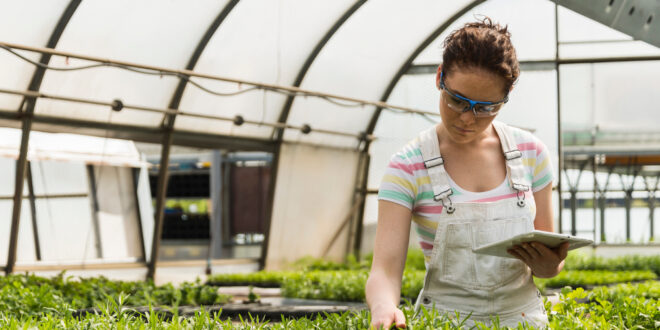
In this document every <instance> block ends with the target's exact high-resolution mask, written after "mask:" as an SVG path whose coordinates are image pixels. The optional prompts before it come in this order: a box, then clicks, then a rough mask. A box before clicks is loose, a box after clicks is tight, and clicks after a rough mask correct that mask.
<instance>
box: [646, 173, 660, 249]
mask: <svg viewBox="0 0 660 330" xmlns="http://www.w3.org/2000/svg"><path fill="white" fill-rule="evenodd" d="M658 184H660V175H658V176H657V177H656V178H655V185H654V186H653V188H652V187H651V185H650V184H649V182H648V178H646V177H645V178H644V185H645V186H646V190H647V192H648V194H649V198H648V204H649V241H655V238H654V237H655V202H656V200H655V193H656V191H658Z"/></svg>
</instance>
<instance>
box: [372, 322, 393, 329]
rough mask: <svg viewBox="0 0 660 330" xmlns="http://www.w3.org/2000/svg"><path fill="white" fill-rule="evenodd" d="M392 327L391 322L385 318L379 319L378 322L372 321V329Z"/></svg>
mask: <svg viewBox="0 0 660 330" xmlns="http://www.w3.org/2000/svg"><path fill="white" fill-rule="evenodd" d="M389 328H390V323H388V322H386V321H383V320H378V321H376V322H373V323H371V329H379V330H380V329H389Z"/></svg>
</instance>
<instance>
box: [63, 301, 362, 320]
mask: <svg viewBox="0 0 660 330" xmlns="http://www.w3.org/2000/svg"><path fill="white" fill-rule="evenodd" d="M363 309H366V306H365V307H356V306H341V305H304V306H300V305H298V306H295V305H271V304H269V303H247V304H240V303H239V304H224V305H213V306H179V307H150V306H137V307H121V308H119V309H111V311H110V312H108V311H107V310H103V309H101V308H96V307H95V308H84V309H79V310H75V311H73V312H72V313H71V315H72V316H73V317H76V318H80V319H82V318H85V317H88V316H89V315H106V316H109V315H115V314H117V313H121V314H126V315H130V316H134V317H139V318H142V319H143V320H149V318H150V314H151V313H155V314H157V315H158V318H159V319H162V320H164V321H171V320H172V319H173V318H174V316H175V315H176V316H181V317H193V316H195V315H197V314H199V312H200V311H202V310H203V311H205V312H206V313H208V314H210V315H215V314H220V316H221V318H222V319H227V318H229V319H231V320H241V319H242V320H249V319H252V318H257V319H259V320H266V321H280V320H282V319H283V318H286V319H299V318H315V317H317V316H324V315H327V314H341V313H345V312H355V311H360V310H363Z"/></svg>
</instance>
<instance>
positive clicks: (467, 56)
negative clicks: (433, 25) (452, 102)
mask: <svg viewBox="0 0 660 330" xmlns="http://www.w3.org/2000/svg"><path fill="white" fill-rule="evenodd" d="M457 67H463V68H479V69H485V70H487V71H489V72H492V73H495V74H497V75H498V76H501V77H502V78H504V79H505V81H506V86H505V91H504V92H505V93H507V94H508V92H509V90H510V89H511V87H512V86H513V85H514V84H515V83H516V81H517V80H518V77H519V76H520V67H519V64H518V58H517V57H516V50H515V48H513V44H512V43H511V33H510V32H509V31H508V26H506V25H505V26H501V25H500V24H497V23H493V21H492V20H491V19H490V18H489V17H487V16H484V18H483V19H481V20H479V21H477V22H471V23H467V24H465V25H464V26H463V27H462V28H460V29H458V30H455V31H453V32H452V33H451V34H449V36H447V38H446V39H445V42H444V53H443V55H442V69H443V71H444V72H445V75H447V76H448V75H449V74H451V72H452V71H453V70H455V69H456V68H457Z"/></svg>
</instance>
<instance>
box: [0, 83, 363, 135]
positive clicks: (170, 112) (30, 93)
mask: <svg viewBox="0 0 660 330" xmlns="http://www.w3.org/2000/svg"><path fill="white" fill-rule="evenodd" d="M0 93H4V94H12V95H23V96H26V97H31V98H44V99H52V100H58V101H67V102H75V103H83V104H92V105H100V106H107V107H110V108H111V107H113V105H114V102H106V101H96V100H90V99H83V98H77V97H69V96H58V95H53V94H45V93H41V92H33V91H16V90H9V89H3V88H0ZM123 108H125V109H130V110H137V111H146V112H156V113H162V114H165V115H179V116H187V117H193V118H200V119H211V120H221V121H230V122H234V121H235V119H236V118H235V117H223V116H213V115H204V114H198V113H192V112H185V111H181V110H176V109H161V108H153V107H145V106H139V105H129V104H123ZM17 116H18V114H17ZM243 122H244V123H246V124H251V125H259V126H269V127H279V128H287V129H296V130H304V129H305V128H306V127H305V126H295V125H290V124H286V123H268V122H261V121H258V120H249V119H243ZM312 131H313V132H318V133H323V134H331V135H340V136H348V137H353V138H360V139H361V138H365V137H366V138H367V139H375V137H374V136H373V135H366V136H365V135H362V134H353V133H345V132H338V131H332V130H326V129H317V128H312Z"/></svg>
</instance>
